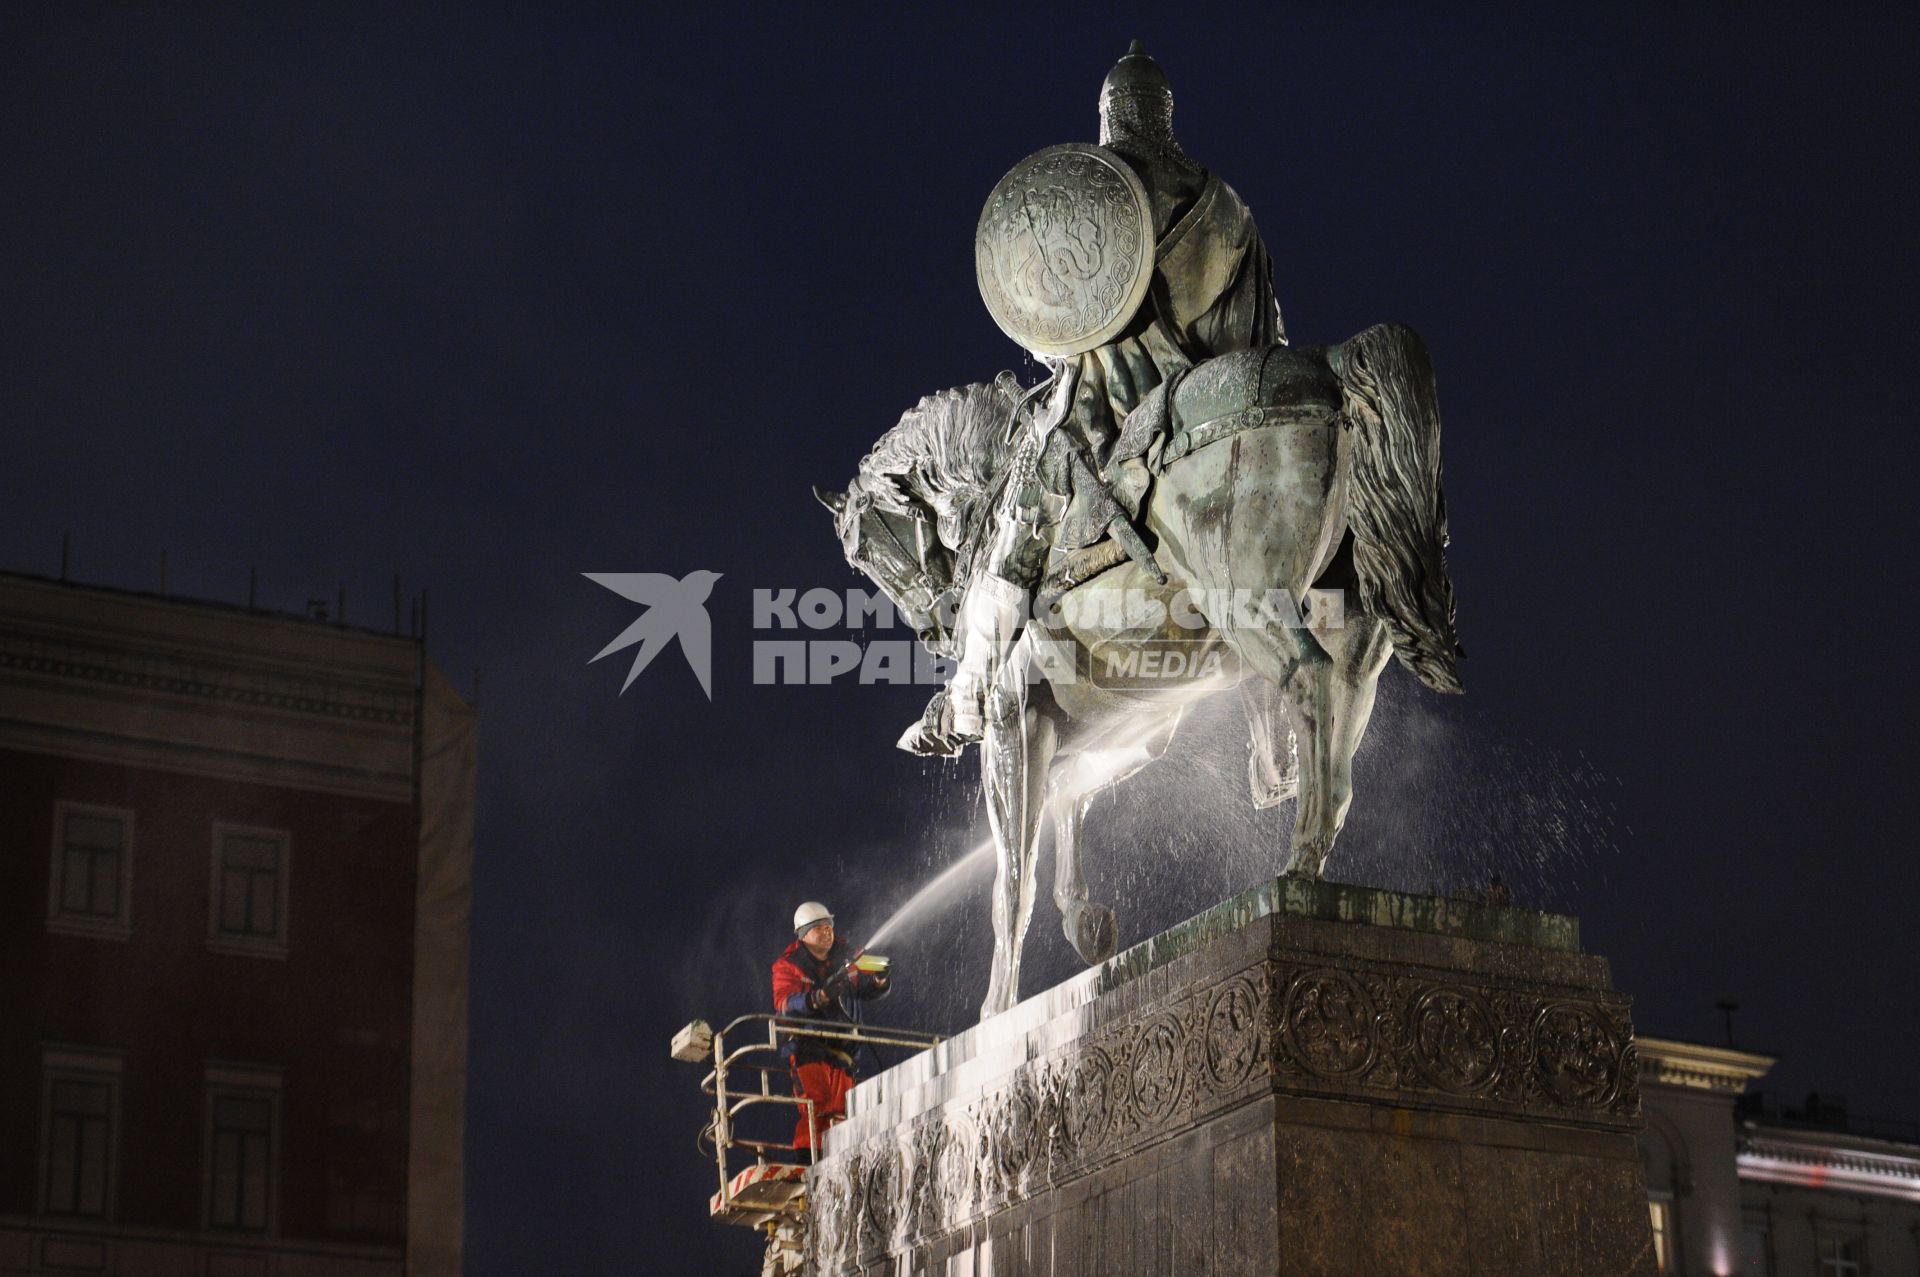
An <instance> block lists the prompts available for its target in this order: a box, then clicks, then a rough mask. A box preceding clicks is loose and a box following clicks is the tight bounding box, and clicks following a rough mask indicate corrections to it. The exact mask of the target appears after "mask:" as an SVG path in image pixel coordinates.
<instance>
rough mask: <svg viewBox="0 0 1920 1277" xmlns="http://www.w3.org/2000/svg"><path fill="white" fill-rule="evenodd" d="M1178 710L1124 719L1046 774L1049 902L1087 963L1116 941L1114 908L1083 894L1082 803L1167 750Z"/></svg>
mask: <svg viewBox="0 0 1920 1277" xmlns="http://www.w3.org/2000/svg"><path fill="white" fill-rule="evenodd" d="M1179 722H1180V711H1179V710H1167V711H1163V712H1162V713H1161V714H1159V715H1157V716H1154V717H1152V718H1150V719H1149V720H1148V721H1147V722H1146V723H1145V724H1144V725H1139V724H1133V723H1129V724H1128V726H1127V727H1126V728H1125V729H1124V730H1121V731H1116V732H1114V733H1113V734H1112V736H1111V737H1109V738H1107V739H1103V740H1100V741H1098V742H1095V743H1093V744H1092V745H1090V746H1089V747H1088V748H1084V749H1080V750H1076V751H1075V752H1074V753H1073V754H1071V755H1069V756H1067V757H1065V758H1064V759H1062V760H1061V762H1060V763H1059V764H1058V765H1057V766H1055V767H1054V769H1053V771H1052V773H1051V774H1050V775H1049V776H1048V777H1047V806H1048V808H1049V809H1050V810H1051V811H1052V812H1053V821H1054V823H1053V856H1054V861H1053V902H1054V904H1056V905H1058V906H1059V907H1060V924H1061V927H1062V928H1063V929H1064V930H1065V931H1066V933H1067V942H1068V943H1069V944H1071V945H1072V946H1073V951H1074V952H1075V953H1077V954H1079V955H1080V957H1081V958H1082V959H1083V960H1085V961H1086V962H1087V963H1088V964H1089V965H1091V964H1093V963H1096V962H1105V961H1106V960H1107V959H1108V958H1111V957H1112V956H1113V952H1114V949H1115V948H1116V947H1117V946H1118V944H1119V938H1120V931H1119V926H1118V924H1117V923H1116V922H1115V920H1114V916H1113V910H1111V909H1109V908H1107V907H1106V906H1105V905H1102V904H1095V903H1094V902H1093V901H1091V900H1088V899H1087V875H1086V872H1085V869H1084V866H1083V861H1082V860H1081V856H1080V845H1081V844H1080V830H1081V828H1082V826H1083V824H1084V822H1085V820H1086V815H1087V808H1089V807H1091V806H1092V805H1093V800H1094V799H1095V798H1096V797H1098V796H1099V795H1100V794H1102V793H1104V792H1105V791H1106V790H1108V789H1111V788H1112V787H1113V786H1115V785H1117V784H1119V783H1120V782H1121V781H1123V780H1125V779H1127V778H1128V777H1129V776H1132V775H1133V774H1134V773H1136V772H1138V771H1139V770H1140V769H1141V768H1142V767H1145V766H1146V765H1147V764H1148V763H1151V762H1154V761H1156V760H1157V759H1159V757H1160V756H1161V755H1162V754H1164V753H1166V752H1167V746H1168V745H1169V744H1170V743H1171V742H1172V740H1173V731H1174V728H1175V727H1176V726H1177V725H1178V724H1179Z"/></svg>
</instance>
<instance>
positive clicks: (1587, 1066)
mask: <svg viewBox="0 0 1920 1277" xmlns="http://www.w3.org/2000/svg"><path fill="white" fill-rule="evenodd" d="M1276 985H1277V987H1278V988H1279V990H1280V992H1279V994H1278V998H1277V1002H1278V1013H1277V1022H1276V1024H1275V1027H1274V1033H1273V1041H1274V1072H1275V1074H1276V1077H1277V1078H1278V1079H1285V1078H1289V1077H1291V1078H1298V1079H1300V1081H1301V1082H1303V1083H1306V1084H1307V1089H1309V1090H1318V1089H1321V1088H1320V1087H1319V1086H1318V1085H1315V1084H1316V1083H1325V1084H1327V1086H1328V1089H1334V1090H1338V1091H1340V1092H1342V1093H1356V1094H1359V1095H1361V1096H1362V1097H1364V1094H1365V1093H1366V1092H1372V1091H1378V1092H1395V1093H1398V1092H1408V1091H1411V1092H1428V1093H1435V1092H1437V1093H1440V1094H1443V1095H1448V1096H1453V1097H1457V1098H1459V1099H1463V1100H1474V1101H1486V1102H1490V1103H1494V1104H1496V1105H1509V1106H1522V1107H1525V1108H1528V1109H1539V1108H1554V1109H1561V1110H1565V1111H1567V1112H1566V1115H1567V1116H1569V1117H1583V1118H1589V1119H1591V1118H1600V1119H1609V1118H1628V1117H1631V1116H1632V1115H1634V1114H1635V1113H1637V1112H1638V1111H1639V1104H1640V1098H1639V1087H1638V1083H1637V1077H1638V1073H1637V1069H1636V1067H1635V1063H1636V1062H1635V1060H1634V1058H1633V1051H1632V1047H1631V1040H1632V1029H1631V1028H1630V1026H1629V1024H1628V1021H1627V1015H1626V1000H1625V999H1624V998H1620V997H1617V996H1615V995H1599V996H1598V997H1596V998H1595V999H1593V1000H1587V999H1581V998H1556V997H1551V996H1548V995H1547V994H1545V993H1544V992H1536V991H1529V990H1521V989H1484V988H1474V987H1470V986H1466V985H1462V984H1458V983H1455V982H1452V981H1442V980H1433V979H1427V978H1422V977H1421V976H1419V975H1417V974H1413V973H1402V972H1393V971H1375V970H1369V969H1364V968H1363V969H1359V970H1353V971H1330V970H1328V969H1325V968H1319V967H1306V966H1302V967H1290V966H1285V965H1283V966H1282V967H1281V968H1280V970H1279V972H1278V973H1277V975H1276Z"/></svg>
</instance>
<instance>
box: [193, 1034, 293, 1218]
mask: <svg viewBox="0 0 1920 1277" xmlns="http://www.w3.org/2000/svg"><path fill="white" fill-rule="evenodd" d="M279 1137H280V1074H279V1072H278V1071H277V1070H273V1069H259V1068H249V1067H243V1066H235V1065H225V1064H218V1065H214V1064H210V1065H208V1067H207V1134H206V1172H207V1173H206V1194H207V1210H206V1216H207V1226H208V1227H209V1228H231V1229H235V1230H238V1231H242V1232H252V1233H264V1232H270V1231H272V1228H273V1222H274V1215H275V1212H274V1196H275V1194H276V1193H277V1192H278V1186H279V1163H278V1157H279V1145H280V1138H279Z"/></svg>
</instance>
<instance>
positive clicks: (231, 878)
mask: <svg viewBox="0 0 1920 1277" xmlns="http://www.w3.org/2000/svg"><path fill="white" fill-rule="evenodd" d="M207 947H208V948H210V949H214V950H217V951H219V952H222V953H241V954H252V955H257V956H260V957H269V958H284V957H286V956H287V835H286V834H285V833H283V832H281V831H280V830H276V829H251V828H247V827H244V826H240V825H215V826H214V827H213V886H212V897H211V901H210V903H209V905H208V910H207Z"/></svg>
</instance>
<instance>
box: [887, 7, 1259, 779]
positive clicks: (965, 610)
mask: <svg viewBox="0 0 1920 1277" xmlns="http://www.w3.org/2000/svg"><path fill="white" fill-rule="evenodd" d="M1100 145H1101V146H1103V147H1105V148H1107V149H1108V150H1110V151H1113V152H1115V153H1117V154H1118V155H1119V156H1120V157H1121V158H1122V159H1124V160H1125V161H1126V162H1127V165H1128V167H1130V168H1131V169H1132V170H1133V172H1134V173H1135V175H1137V176H1138V177H1139V179H1140V182H1141V184H1142V185H1143V186H1144V187H1145V189H1146V193H1147V198H1148V200H1149V202H1150V204H1151V206H1152V215H1153V235H1154V241H1155V243H1154V263H1153V277H1152V282H1151V284H1150V285H1149V287H1148V290H1147V297H1146V300H1145V302H1144V303H1143V304H1142V305H1141V306H1140V308H1139V310H1138V311H1137V312H1136V313H1135V314H1134V316H1133V319H1132V321H1131V322H1130V323H1128V324H1127V326H1126V327H1125V329H1124V330H1122V331H1121V332H1120V333H1119V334H1118V335H1117V336H1114V337H1112V338H1110V339H1109V340H1107V341H1106V342H1105V343H1104V344H1102V345H1099V346H1097V347H1095V348H1094V349H1092V350H1088V351H1086V352H1085V353H1083V354H1080V355H1078V356H1074V357H1070V358H1068V359H1065V360H1050V361H1049V362H1051V363H1053V365H1054V380H1053V382H1052V383H1051V385H1052V393H1051V396H1050V399H1049V402H1048V404H1047V406H1046V407H1045V408H1044V409H1043V410H1042V411H1041V412H1040V413H1039V414H1037V419H1036V420H1035V421H1034V422H1033V423H1032V424H1031V425H1030V426H1029V427H1028V431H1029V433H1028V436H1027V438H1025V439H1023V440H1022V441H1021V443H1020V445H1019V448H1018V451H1017V452H1016V455H1015V473H1014V475H1013V478H1012V479H1011V480H1010V481H1009V482H1008V484H1007V487H1006V495H1005V498H1004V499H1003V500H1002V502H1001V503H1000V505H999V507H998V509H997V510H996V511H995V514H994V519H993V523H992V525H991V526H990V527H989V528H988V529H986V530H985V531H984V532H983V533H982V535H987V536H990V537H991V538H992V542H991V545H990V547H989V549H988V551H987V553H986V555H985V557H984V558H983V559H982V560H981V561H980V564H979V566H978V568H977V569H976V570H975V572H974V574H973V576H972V578H971V580H970V581H969V582H968V585H967V588H966V592H965V595H964V597H963V598H962V600H961V604H960V608H959V633H958V640H959V644H960V657H959V662H958V670H957V671H956V673H955V674H954V677H953V679H952V681H951V682H950V683H949V684H948V686H947V687H946V688H945V689H944V690H943V691H942V693H941V694H940V695H937V696H936V697H935V698H934V703H933V704H931V705H929V706H928V712H927V714H926V716H925V717H924V718H923V719H922V720H921V722H920V723H917V724H916V725H915V726H914V727H912V728H910V729H909V730H908V732H907V734H906V736H904V737H903V738H902V739H901V742H900V743H901V747H902V748H904V749H909V750H912V751H914V752H917V753H957V752H958V751H959V750H960V749H961V748H962V747H963V746H964V745H965V744H967V743H968V742H971V741H976V740H979V739H980V738H981V736H982V735H983V734H984V731H985V719H986V715H987V711H988V705H987V694H988V691H989V689H990V688H991V687H992V686H993V683H994V681H995V678H996V677H997V675H998V672H999V670H1000V668H1001V667H1002V665H1003V664H1004V663H1005V661H1006V658H1007V653H1008V651H1009V649H1010V647H1011V645H1012V643H1013V641H1014V639H1015V637H1016V636H1017V635H1018V633H1019V629H1020V623H1021V621H1022V619H1023V618H1024V615H1025V613H1026V610H1027V607H1028V605H1029V601H1030V599H1031V597H1032V591H1033V589H1034V587H1035V586H1036V585H1037V584H1038V583H1039V582H1040V579H1041V577H1042V575H1043V573H1044V571H1045V569H1046V566H1047V559H1048V550H1049V547H1050V546H1051V543H1052V540H1051V530H1052V526H1053V525H1055V524H1057V523H1058V522H1059V519H1060V517H1061V514H1062V511H1063V510H1064V507H1065V505H1066V500H1065V496H1064V494H1063V493H1062V492H1061V491H1060V490H1059V489H1060V486H1061V485H1060V483H1059V481H1058V475H1059V473H1060V467H1059V466H1058V465H1048V464H1046V463H1045V460H1044V458H1045V456H1046V452H1045V449H1046V444H1047V436H1048V435H1049V433H1050V432H1051V431H1054V430H1060V431H1064V432H1066V439H1067V442H1068V444H1069V446H1071V447H1072V448H1074V449H1075V450H1076V451H1077V452H1078V453H1079V454H1080V456H1081V457H1082V458H1084V459H1086V460H1087V461H1088V462H1089V464H1090V465H1091V466H1093V467H1095V468H1097V467H1099V466H1101V465H1103V464H1104V463H1105V461H1106V459H1107V455H1108V451H1109V450H1110V449H1111V448H1112V445H1113V443H1114V441H1115V440H1116V439H1117V438H1118V436H1119V434H1120V429H1121V424H1122V423H1123V422H1124V421H1125V419H1126V417H1127V414H1129V413H1131V412H1132V411H1133V410H1134V408H1135V407H1136V406H1138V405H1139V404H1140V403H1141V401H1142V400H1144V399H1146V398H1147V396H1148V395H1149V394H1150V393H1151V392H1152V391H1153V390H1154V389H1155V388H1156V387H1158V386H1160V385H1161V384H1162V383H1163V382H1165V381H1167V380H1168V379H1169V378H1171V377H1174V376H1175V375H1176V374H1178V373H1181V372H1183V371H1184V370H1186V369H1189V368H1192V367H1193V366H1194V365H1196V364H1199V363H1202V362H1204V361H1205V360H1208V359H1211V358H1213V357H1214V356H1216V355H1224V354H1229V353H1231V352H1233V351H1238V350H1247V349H1250V348H1253V347H1257V346H1266V345H1271V344H1273V343H1276V342H1285V341H1286V333H1285V330H1284V328H1283V327H1282V324H1281V320H1280V307H1279V304H1278V303H1277V302H1276V301H1275V300H1274V295H1273V264H1272V260H1271V259H1270V258H1269V257H1268V256H1267V248H1266V244H1265V243H1264V242H1263V241H1262V239H1261V238H1260V232H1259V229H1258V228H1257V227H1255V225H1254V222H1253V214H1252V212H1251V211H1250V210H1249V209H1248V208H1247V206H1246V204H1245V203H1243V202H1242V201H1241V199H1240V197H1239V196H1238V195H1236V194H1235V193H1234V191H1233V189H1232V188H1231V187H1229V186H1228V185H1227V184H1226V183H1225V182H1222V181H1221V180H1220V179H1219V178H1218V177H1217V176H1215V175H1213V174H1211V173H1209V172H1207V171H1206V170H1205V169H1203V168H1201V167H1200V166H1199V165H1198V164H1195V163H1194V162H1193V161H1192V160H1190V159H1188V158H1187V155H1186V153H1185V152H1184V151H1182V150H1181V149H1180V144H1179V143H1178V142H1177V141H1175V140H1174V136H1173V91H1172V89H1171V88H1169V86H1168V84H1167V77H1166V75H1165V74H1164V73H1163V72H1162V71H1161V70H1160V65H1159V63H1157V62H1155V61H1154V60H1153V59H1152V58H1151V57H1149V56H1147V54H1146V52H1145V51H1144V50H1143V49H1142V48H1141V45H1140V42H1139V41H1137V40H1136V41H1134V42H1133V47H1132V48H1131V49H1129V50H1128V52H1127V55H1126V56H1125V57H1123V58H1121V59H1120V61H1119V62H1118V63H1116V64H1115V65H1114V68H1113V70H1111V71H1110V72H1108V73H1107V78H1106V81H1105V82H1104V83H1103V84H1102V85H1101V86H1100ZM1056 455H1057V449H1056ZM1049 479H1052V482H1049ZM943 710H944V711H945V713H944V714H943V713H942V711H943Z"/></svg>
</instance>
